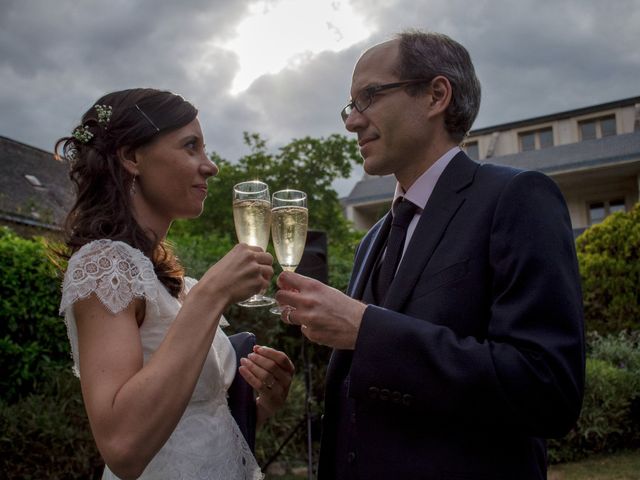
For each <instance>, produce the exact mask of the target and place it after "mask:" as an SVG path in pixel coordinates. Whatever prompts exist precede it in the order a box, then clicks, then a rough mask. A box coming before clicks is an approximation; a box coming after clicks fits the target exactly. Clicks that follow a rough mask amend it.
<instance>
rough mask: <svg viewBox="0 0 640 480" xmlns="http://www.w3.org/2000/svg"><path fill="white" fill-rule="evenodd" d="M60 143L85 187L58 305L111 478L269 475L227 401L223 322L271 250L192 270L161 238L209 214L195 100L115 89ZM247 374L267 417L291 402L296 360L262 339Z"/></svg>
mask: <svg viewBox="0 0 640 480" xmlns="http://www.w3.org/2000/svg"><path fill="white" fill-rule="evenodd" d="M61 145H62V149H63V155H64V157H65V158H66V159H67V160H68V161H69V163H70V165H71V172H70V176H71V179H72V181H73V182H74V184H75V186H76V190H77V191H76V193H77V198H76V202H75V204H74V206H73V208H72V209H71V211H70V213H69V216H68V218H67V223H66V235H67V237H66V243H67V246H68V247H69V249H70V251H71V253H72V255H71V257H70V258H69V262H68V267H67V269H66V273H65V278H64V283H63V292H62V301H61V305H60V312H61V314H64V316H65V322H66V324H67V328H68V333H69V340H70V342H71V350H72V355H73V361H74V371H75V372H76V374H77V375H78V376H79V377H80V379H81V380H80V381H81V386H82V394H83V398H84V403H85V407H86V410H87V414H88V417H89V421H90V424H91V430H92V432H93V436H94V438H95V441H96V444H97V446H98V449H99V451H100V453H101V455H102V457H103V458H104V461H105V463H106V467H105V471H104V475H103V478H104V479H113V478H122V479H125V478H145V479H170V478H171V479H173V478H176V479H177V478H180V479H259V478H262V474H261V472H260V469H259V467H258V465H257V464H256V461H255V459H254V457H253V455H252V453H251V450H250V449H249V447H248V445H247V443H246V441H245V439H244V437H243V436H242V434H241V433H240V430H239V428H238V425H237V424H236V423H235V421H234V419H233V417H232V416H231V414H230V411H229V408H228V405H227V399H226V390H227V389H228V387H229V385H230V384H231V382H232V380H233V378H234V376H235V373H236V368H235V366H236V358H235V353H234V350H233V348H232V346H231V344H230V342H229V340H228V338H227V337H226V335H225V334H224V332H223V331H222V330H221V328H220V326H221V325H223V324H224V322H225V320H224V318H223V317H222V313H223V311H224V310H225V309H226V308H227V307H228V306H229V305H230V304H232V303H235V302H238V301H241V300H243V299H246V298H248V297H250V296H251V295H253V294H255V293H258V292H259V291H261V290H262V289H264V288H266V287H267V285H268V283H269V280H270V278H271V276H272V275H273V269H272V266H271V265H272V261H273V259H272V257H271V255H270V254H269V253H266V252H264V251H263V250H262V249H260V248H258V247H250V246H247V245H244V244H240V245H237V246H235V247H234V248H233V249H232V250H231V251H230V252H229V253H228V254H227V255H226V256H225V257H224V258H222V259H221V260H220V261H219V262H217V263H216V264H215V265H213V266H212V267H211V268H210V269H209V270H208V271H207V272H206V273H205V274H204V275H203V277H202V278H201V279H200V280H199V281H195V280H193V279H191V278H188V277H185V276H184V270H183V269H182V267H181V265H180V263H179V262H178V259H177V258H176V257H175V256H174V254H173V253H172V251H171V250H170V248H169V247H168V246H167V245H166V244H165V242H164V239H165V237H166V235H167V232H168V230H169V227H170V225H171V222H172V221H173V220H175V219H178V218H193V217H197V216H198V215H199V214H200V213H201V212H202V208H203V203H204V199H205V198H206V195H207V179H208V178H209V177H211V176H214V175H216V174H217V173H218V168H217V167H216V165H215V164H214V163H213V162H212V161H211V160H210V159H209V158H208V157H207V155H206V154H205V150H204V139H203V135H202V130H201V128H200V124H199V122H198V119H197V110H196V109H195V108H194V107H193V106H192V105H191V104H190V103H189V102H187V101H185V100H184V99H183V98H182V97H180V96H179V95H175V94H173V93H170V92H164V91H158V90H153V89H132V90H124V91H119V92H114V93H111V94H108V95H105V96H103V97H102V98H100V99H99V100H98V101H97V102H96V104H95V105H94V106H92V107H91V108H90V109H89V110H88V111H87V112H86V113H85V114H84V116H83V117H82V122H81V124H80V125H79V126H78V127H77V128H76V129H75V130H74V131H73V134H72V135H71V136H70V137H65V138H62V139H60V140H59V141H58V144H57V145H56V151H58V149H59V147H60V146H61ZM238 371H239V373H240V375H242V377H243V378H244V379H245V380H246V381H247V382H248V383H249V384H250V385H251V386H252V387H253V388H254V389H255V390H257V392H258V396H257V398H256V410H257V423H258V425H261V424H262V423H264V421H265V420H266V419H267V418H268V417H269V416H270V415H272V414H273V413H274V412H275V411H276V410H277V409H279V408H281V407H282V406H283V404H284V402H285V400H286V397H287V394H288V391H289V387H290V385H291V380H292V376H293V372H294V368H293V364H292V363H291V361H290V360H289V358H288V357H287V356H286V355H285V354H284V353H282V352H280V351H277V350H274V349H271V348H268V347H263V346H257V347H255V348H254V351H253V353H251V354H250V355H249V356H248V357H247V358H243V359H241V366H240V368H239V369H238Z"/></svg>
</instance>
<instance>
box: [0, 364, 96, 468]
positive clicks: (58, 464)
mask: <svg viewBox="0 0 640 480" xmlns="http://www.w3.org/2000/svg"><path fill="white" fill-rule="evenodd" d="M0 432H2V433H0V472H2V475H1V476H2V478H6V479H7V480H12V479H16V480H17V479H20V480H29V479H33V480H35V479H41V478H48V479H65V480H66V479H98V478H100V475H101V474H102V469H103V465H104V464H103V463H102V460H101V458H100V455H99V453H98V451H97V449H96V447H95V443H94V441H93V438H92V436H91V431H90V429H89V422H88V420H87V416H86V413H85V410H84V406H83V404H82V395H81V393H80V382H79V381H78V379H77V378H75V377H74V376H73V374H72V373H71V371H70V369H67V370H66V371H60V370H55V371H52V372H50V375H49V377H48V381H47V382H41V383H40V384H39V387H38V391H37V392H34V393H31V394H29V395H26V396H25V397H24V398H22V399H21V400H19V401H18V402H16V403H14V404H12V405H8V404H6V403H5V402H0Z"/></svg>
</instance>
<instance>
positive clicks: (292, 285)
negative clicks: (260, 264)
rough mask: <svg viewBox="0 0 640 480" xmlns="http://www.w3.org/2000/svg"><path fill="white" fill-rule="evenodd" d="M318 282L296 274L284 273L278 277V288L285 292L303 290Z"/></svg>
mask: <svg viewBox="0 0 640 480" xmlns="http://www.w3.org/2000/svg"><path fill="white" fill-rule="evenodd" d="M316 281H317V280H314V279H312V278H309V277H305V276H304V275H300V274H298V273H295V272H282V273H281V274H280V275H279V276H278V287H280V288H282V289H285V290H303V289H304V288H306V287H309V286H310V285H312V284H313V283H314V282H316Z"/></svg>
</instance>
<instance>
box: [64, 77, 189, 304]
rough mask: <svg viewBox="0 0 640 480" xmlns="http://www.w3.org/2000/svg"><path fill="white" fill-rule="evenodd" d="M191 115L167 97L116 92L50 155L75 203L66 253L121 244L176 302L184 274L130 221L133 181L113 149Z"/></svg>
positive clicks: (133, 144)
mask: <svg viewBox="0 0 640 480" xmlns="http://www.w3.org/2000/svg"><path fill="white" fill-rule="evenodd" d="M109 107H110V109H109ZM106 110H110V114H109V115H108V116H107V118H108V120H107V119H105V115H104V112H105V111H106ZM197 114H198V111H197V109H196V108H195V107H194V106H193V105H191V104H190V103H189V102H187V101H186V100H185V99H183V98H182V97H181V96H179V95H176V94H174V93H171V92H165V91H160V90H155V89H151V88H134V89H130V90H122V91H119V92H113V93H109V94H107V95H105V96H103V97H102V98H100V99H99V100H97V101H96V103H95V105H94V106H92V107H91V108H89V110H87V112H86V113H85V114H84V115H83V116H82V121H81V123H80V125H79V126H78V127H77V128H76V129H75V130H74V134H73V135H72V136H69V137H63V138H61V139H59V140H58V141H57V143H56V147H55V151H56V154H57V152H58V149H59V147H60V146H62V152H63V153H62V157H63V158H64V159H65V160H66V161H67V162H68V163H69V165H70V172H69V177H70V178H71V181H72V182H73V184H74V185H75V187H76V201H75V204H74V205H73V207H72V208H71V210H70V212H69V214H68V215H67V219H66V222H65V235H66V238H65V241H66V244H67V246H68V247H69V249H70V251H71V253H74V252H76V251H77V250H78V249H79V248H80V247H82V246H83V245H85V244H87V243H89V242H91V241H93V240H98V239H101V238H108V239H111V240H120V241H123V242H126V243H127V244H129V245H131V246H132V247H134V248H137V249H138V250H140V251H141V252H142V253H144V254H145V255H146V256H147V257H149V258H150V259H151V261H152V262H153V266H154V269H155V272H156V275H157V276H158V279H159V280H160V282H162V284H163V285H164V286H165V287H166V288H167V290H168V291H169V292H170V293H171V295H173V296H174V297H178V295H179V294H180V292H181V291H182V286H183V281H182V277H183V274H184V270H183V268H182V266H181V265H180V263H179V262H178V259H177V258H176V257H175V255H174V254H173V252H172V250H171V248H170V247H169V246H168V245H167V244H166V243H165V242H164V241H161V240H160V239H158V238H154V235H153V234H152V232H149V231H145V230H144V229H143V228H142V227H141V226H140V225H139V224H138V222H137V221H136V220H135V218H134V216H133V209H132V196H131V193H130V192H131V187H132V183H133V182H134V177H133V176H132V175H131V174H130V173H129V172H128V171H127V170H126V169H125V168H124V166H123V165H122V162H121V161H120V159H119V157H118V149H119V148H120V147H128V148H130V149H136V148H138V147H141V146H143V145H145V144H147V143H149V142H151V141H152V140H154V139H155V138H157V137H158V135H162V134H163V133H166V132H169V131H172V130H175V129H177V128H181V127H183V126H185V125H187V124H188V123H190V122H191V121H193V120H194V119H195V118H196V115H197ZM78 132H80V133H78Z"/></svg>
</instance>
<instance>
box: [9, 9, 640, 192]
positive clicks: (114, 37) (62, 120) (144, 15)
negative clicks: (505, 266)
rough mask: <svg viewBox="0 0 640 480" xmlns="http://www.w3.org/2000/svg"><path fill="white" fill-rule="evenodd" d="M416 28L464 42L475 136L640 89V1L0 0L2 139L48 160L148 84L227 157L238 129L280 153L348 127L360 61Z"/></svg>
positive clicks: (238, 144) (240, 149) (235, 151)
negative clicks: (184, 109)
mask: <svg viewBox="0 0 640 480" xmlns="http://www.w3.org/2000/svg"><path fill="white" fill-rule="evenodd" d="M411 27H417V28H422V29H427V30H434V31H439V32H443V33H446V34H448V35H450V36H452V37H453V38H454V39H456V40H458V41H459V42H461V43H462V44H463V45H465V46H466V47H467V48H468V50H469V52H470V53H471V57H472V59H473V61H474V63H475V66H476V70H477V73H478V76H479V78H480V81H481V83H482V87H483V99H482V106H481V108H480V114H479V116H478V119H477V120H476V123H475V125H474V128H480V127H487V126H491V125H496V124H500V123H505V122H509V121H514V120H520V119H525V118H529V117H533V116H537V115H544V114H549V113H555V112H560V111H563V110H569V109H573V108H579V107H584V106H588V105H593V104H597V103H602V102H608V101H612V100H617V99H621V98H627V97H632V96H636V95H640V47H639V45H640V0H612V1H610V2H603V1H601V0H600V1H596V0H473V1H472V0H333V1H332V0H266V1H264V0H263V1H254V0H180V1H178V0H108V1H105V0H101V1H97V0H84V1H81V0H55V1H49V0H0V135H1V136H5V137H9V138H13V139H16V140H19V141H21V142H24V143H27V144H30V145H33V146H36V147H39V148H42V149H45V150H48V151H51V150H52V148H53V144H54V142H55V140H56V139H57V138H58V137H60V136H63V135H67V134H68V133H69V131H70V130H71V129H72V127H73V126H74V125H75V124H76V123H77V121H78V120H79V118H80V116H81V114H82V112H84V111H85V110H86V109H87V108H88V107H89V106H91V104H92V103H93V102H94V101H95V100H96V99H97V98H98V97H99V96H101V95H102V94H103V93H106V92H109V91H114V90H119V89H123V88H131V87H140V86H152V87H157V88H162V89H169V90H172V91H174V92H177V93H180V94H182V95H183V96H184V97H185V98H187V99H189V100H190V101H192V102H193V103H194V104H195V105H196V106H197V107H198V108H199V110H200V120H201V123H202V125H203V129H204V133H205V137H206V142H207V145H208V149H209V150H215V151H216V152H218V153H219V154H221V155H222V156H223V157H225V158H226V159H228V160H230V161H234V160H235V159H237V158H239V157H240V156H242V155H243V154H245V153H247V149H246V147H245V146H244V145H243V142H242V132H243V131H249V132H257V133H260V134H261V135H262V136H263V137H264V138H266V139H267V140H268V145H270V146H271V147H272V148H274V149H275V148H277V147H278V146H279V145H283V144H286V143H288V142H289V141H290V140H292V139H293V138H300V137H304V136H307V135H310V136H314V137H320V136H326V135H329V134H331V133H342V132H343V127H342V122H341V120H340V118H339V110H340V109H341V108H342V106H343V105H344V104H345V103H346V100H347V98H348V92H349V83H350V79H351V73H352V69H353V65H354V63H355V61H356V60H357V58H358V57H359V55H360V53H361V52H362V51H363V50H364V49H365V48H366V47H367V46H370V45H372V44H374V43H377V42H379V41H382V40H385V39H387V38H389V37H390V36H392V35H393V34H394V33H395V32H397V31H400V30H403V29H405V28H411ZM360 174H361V171H357V172H355V174H354V178H353V179H351V180H350V181H342V182H338V183H336V188H337V189H338V191H339V192H340V193H341V194H346V193H348V191H349V188H350V186H351V185H352V184H353V181H354V179H355V178H357V177H358V176H359V175H360Z"/></svg>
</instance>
